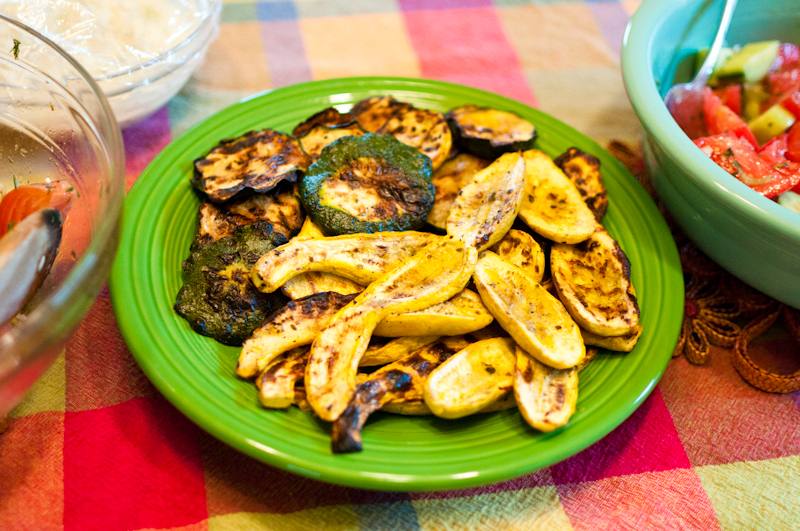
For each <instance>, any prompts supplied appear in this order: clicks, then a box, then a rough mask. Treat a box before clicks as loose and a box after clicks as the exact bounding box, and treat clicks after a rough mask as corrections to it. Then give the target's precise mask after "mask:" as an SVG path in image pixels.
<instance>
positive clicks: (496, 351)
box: [425, 338, 516, 419]
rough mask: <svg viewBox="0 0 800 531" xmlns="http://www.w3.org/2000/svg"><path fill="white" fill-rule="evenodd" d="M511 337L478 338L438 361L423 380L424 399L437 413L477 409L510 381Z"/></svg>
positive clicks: (448, 414)
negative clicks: (439, 362) (426, 378)
mask: <svg viewBox="0 0 800 531" xmlns="http://www.w3.org/2000/svg"><path fill="white" fill-rule="evenodd" d="M515 361H516V355H515V352H514V341H512V340H511V339H509V338H495V339H486V340H483V341H478V342H477V343H472V344H471V345H469V346H467V347H466V348H464V349H463V350H461V351H460V352H458V354H455V355H454V356H452V357H450V358H449V359H448V360H447V361H445V362H444V363H442V364H441V365H439V367H437V368H436V369H434V371H433V372H432V373H431V375H430V376H429V377H428V380H427V381H426V382H425V403H426V404H427V405H428V407H429V408H430V410H431V411H432V412H433V414H434V415H436V416H437V417H442V418H447V419H457V418H461V417H465V416H467V415H472V414H473V413H477V412H479V411H481V410H483V409H485V408H486V407H488V406H489V405H490V404H491V403H493V402H494V401H496V400H498V399H500V398H501V397H503V396H504V395H506V394H507V393H508V391H509V390H510V389H511V388H512V387H513V385H514V364H515Z"/></svg>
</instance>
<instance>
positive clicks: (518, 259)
mask: <svg viewBox="0 0 800 531" xmlns="http://www.w3.org/2000/svg"><path fill="white" fill-rule="evenodd" d="M491 251H492V252H494V253H495V254H496V255H497V256H499V257H500V258H502V259H503V260H505V261H506V262H508V263H509V264H511V265H513V266H514V267H516V268H518V269H519V270H520V271H522V272H523V273H525V274H526V275H527V276H528V278H530V279H531V280H533V281H534V282H536V283H537V284H539V283H541V282H542V277H543V276H544V271H545V258H544V251H542V248H541V246H539V244H538V243H537V242H536V240H534V239H533V236H531V235H530V234H528V233H527V232H523V231H521V230H517V229H511V230H509V231H508V233H506V235H505V236H503V239H502V240H500V241H499V242H497V243H496V244H494V245H493V246H492V248H491Z"/></svg>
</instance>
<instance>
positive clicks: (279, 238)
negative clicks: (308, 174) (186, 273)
mask: <svg viewBox="0 0 800 531" xmlns="http://www.w3.org/2000/svg"><path fill="white" fill-rule="evenodd" d="M305 217H306V215H305V212H304V211H303V206H302V205H301V204H300V198H299V197H298V195H297V189H296V186H291V187H280V190H277V189H276V190H275V193H267V194H256V195H251V196H250V197H246V198H244V199H239V200H233V201H229V202H227V203H224V204H221V205H218V204H215V203H212V202H211V201H205V202H204V203H203V204H202V205H200V213H199V219H198V226H199V229H198V234H197V241H198V243H200V244H207V243H212V242H215V241H217V240H219V239H220V238H224V237H225V236H230V235H231V234H233V233H234V231H236V229H237V228H239V227H244V226H246V225H252V224H253V223H258V224H264V225H267V226H268V228H267V229H266V230H268V231H270V232H271V233H272V235H273V241H274V242H275V243H276V245H283V244H284V243H286V242H288V241H289V240H290V239H291V238H292V237H293V236H294V235H296V234H297V233H298V232H299V231H300V228H301V226H302V225H303V221H304V220H305Z"/></svg>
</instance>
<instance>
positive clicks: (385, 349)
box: [358, 336, 440, 367]
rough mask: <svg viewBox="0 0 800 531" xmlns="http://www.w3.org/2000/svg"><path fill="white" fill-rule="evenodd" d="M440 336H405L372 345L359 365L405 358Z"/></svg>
mask: <svg viewBox="0 0 800 531" xmlns="http://www.w3.org/2000/svg"><path fill="white" fill-rule="evenodd" d="M439 337H440V336H405V337H398V338H397V339H393V340H391V341H389V342H388V343H385V344H381V345H370V346H369V348H367V351H366V352H365V353H364V355H363V356H362V357H361V361H359V363H358V365H359V367H375V366H378V365H386V364H387V363H392V362H394V361H397V360H399V359H403V358H405V357H406V356H408V355H409V354H411V353H412V352H414V351H416V350H419V349H421V348H422V347H425V346H427V345H430V344H431V343H434V342H436V341H438V339H439Z"/></svg>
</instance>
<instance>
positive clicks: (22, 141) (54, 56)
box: [0, 15, 125, 420]
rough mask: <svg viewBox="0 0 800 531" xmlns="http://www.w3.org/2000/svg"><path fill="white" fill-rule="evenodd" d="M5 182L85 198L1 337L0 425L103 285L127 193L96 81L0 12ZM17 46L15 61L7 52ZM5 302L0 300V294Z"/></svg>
mask: <svg viewBox="0 0 800 531" xmlns="http://www.w3.org/2000/svg"><path fill="white" fill-rule="evenodd" d="M0 35H2V36H3V37H2V39H0V40H1V41H2V42H0V48H1V49H2V51H1V52H0V150H2V151H1V153H2V155H1V156H0V184H1V185H2V186H3V187H4V189H5V190H6V191H8V190H9V189H10V188H13V187H14V181H15V180H16V182H17V183H19V184H28V183H34V182H43V181H45V180H46V179H47V178H49V179H51V180H60V179H67V180H68V181H69V182H70V183H71V184H72V186H74V188H75V190H76V191H77V192H78V194H79V196H78V198H77V200H76V202H75V204H74V205H73V207H72V209H71V210H70V212H69V214H68V216H67V217H66V219H65V222H64V226H63V235H62V241H61V247H60V249H59V253H58V256H57V258H56V261H55V263H54V264H53V267H52V269H51V271H50V274H49V276H48V277H47V279H46V281H45V283H44V285H43V286H42V287H41V289H40V290H39V291H38V292H37V294H36V296H35V297H34V299H33V301H31V303H29V304H28V306H26V308H25V309H24V310H23V312H22V313H23V314H24V315H23V316H22V317H21V318H20V319H19V320H18V322H17V323H16V325H15V326H14V327H13V328H11V329H10V330H8V331H7V332H5V333H4V334H2V332H0V334H2V335H0V420H1V419H2V418H3V417H5V416H6V415H7V414H8V412H9V411H10V410H11V409H12V408H13V407H14V406H15V405H16V404H17V403H18V402H19V401H20V400H21V399H22V397H23V396H24V395H25V393H26V392H27V390H28V388H29V387H30V386H31V385H32V384H33V382H34V381H35V380H36V379H37V378H38V377H39V376H40V375H41V374H42V373H43V372H44V371H45V370H46V369H47V368H48V367H49V366H50V364H51V363H52V362H53V361H54V360H55V359H56V357H57V356H58V355H59V354H60V353H61V352H62V350H63V347H64V343H65V341H66V340H67V338H68V337H69V335H70V334H71V333H72V331H73V330H74V329H75V327H76V326H77V325H78V323H79V322H80V320H81V318H82V317H83V316H84V314H85V313H86V311H87V310H88V309H89V307H90V306H91V304H92V302H93V301H94V299H95V297H96V296H97V294H98V293H99V291H100V289H101V288H102V287H103V285H104V283H105V282H106V279H107V275H108V271H109V269H110V267H111V263H112V261H113V259H114V255H115V253H116V249H117V243H118V238H119V229H120V215H121V211H122V200H123V197H124V195H125V153H124V149H123V144H122V136H121V134H120V128H119V125H118V123H117V121H116V119H115V117H114V113H113V112H112V110H111V107H110V106H109V103H108V101H107V100H106V97H105V96H104V95H103V92H102V91H101V90H100V89H99V87H98V86H97V84H96V83H95V81H94V80H93V79H92V77H91V76H90V75H89V74H88V73H87V72H86V71H85V70H84V69H83V68H82V67H81V66H80V65H79V64H78V63H76V62H75V61H74V60H73V59H72V58H71V57H70V56H69V55H67V54H66V53H64V52H63V51H62V50H61V49H60V48H59V47H58V46H56V45H55V44H53V43H52V42H51V41H49V40H47V39H46V38H44V37H43V36H41V35H40V34H39V33H37V32H35V31H33V30H32V29H30V28H28V27H26V26H24V25H22V24H20V23H18V22H16V21H14V20H11V19H9V18H6V17H3V16H2V15H0ZM14 39H16V40H17V41H19V43H20V45H19V55H18V57H17V58H15V57H14V55H13V53H11V52H9V50H11V49H12V44H13V42H14ZM0 296H1V295H0Z"/></svg>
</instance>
